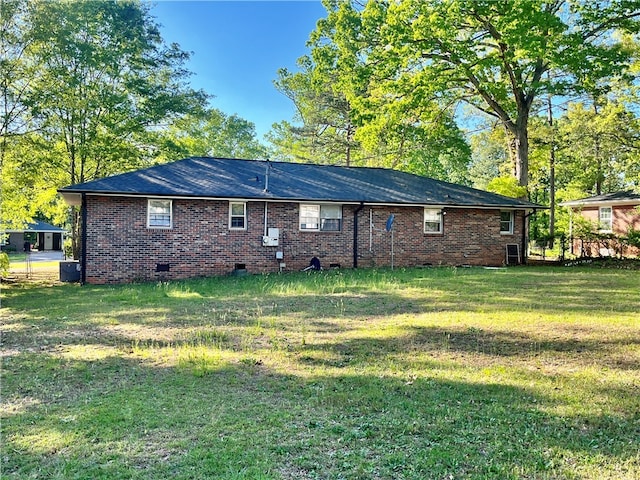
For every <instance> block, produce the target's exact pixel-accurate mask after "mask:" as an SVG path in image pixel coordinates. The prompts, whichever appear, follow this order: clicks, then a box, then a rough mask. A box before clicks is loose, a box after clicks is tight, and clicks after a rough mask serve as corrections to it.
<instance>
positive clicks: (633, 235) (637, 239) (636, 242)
mask: <svg viewBox="0 0 640 480" xmlns="http://www.w3.org/2000/svg"><path fill="white" fill-rule="evenodd" d="M627 242H628V243H629V245H631V246H632V247H635V248H640V230H636V229H635V228H632V229H630V230H629V232H628V233H627Z"/></svg>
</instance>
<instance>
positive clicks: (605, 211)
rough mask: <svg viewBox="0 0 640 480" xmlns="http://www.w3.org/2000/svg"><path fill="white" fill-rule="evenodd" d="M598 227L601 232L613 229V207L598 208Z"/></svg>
mask: <svg viewBox="0 0 640 480" xmlns="http://www.w3.org/2000/svg"><path fill="white" fill-rule="evenodd" d="M598 228H599V229H600V231H601V232H611V231H613V212H612V210H611V207H600V208H599V209H598Z"/></svg>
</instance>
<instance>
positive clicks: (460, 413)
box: [0, 266, 640, 480]
mask: <svg viewBox="0 0 640 480" xmlns="http://www.w3.org/2000/svg"><path fill="white" fill-rule="evenodd" d="M633 273H634V272H631V274H630V272H628V271H616V270H611V269H597V270H595V269H589V268H585V267H582V266H577V267H572V268H567V267H561V268H553V267H544V268H528V267H527V268H513V269H500V270H487V269H479V268H472V269H456V268H433V269H396V270H394V271H390V270H386V269H385V270H366V271H363V270H342V271H335V272H333V271H332V272H322V273H317V274H314V275H307V274H305V273H297V274H288V275H265V276H260V275H257V276H247V277H242V278H238V277H227V278H210V279H198V280H192V281H184V282H160V283H148V284H139V285H121V286H83V287H80V286H76V285H62V286H38V285H34V284H11V285H8V286H6V287H5V286H3V302H2V306H3V309H2V312H1V313H2V319H3V328H4V329H6V330H7V331H9V332H11V334H10V335H6V336H5V337H3V349H5V350H6V351H7V352H10V353H11V355H6V356H5V358H3V363H2V374H3V376H2V400H3V401H2V411H1V413H2V427H1V428H2V439H3V447H4V448H3V454H2V457H1V458H0V461H1V462H2V472H3V479H4V478H7V479H22V478H100V479H103V480H116V479H118V480H120V479H123V478H135V479H139V480H152V479H160V478H176V479H181V480H182V479H187V478H199V479H200V478H202V479H204V478H224V479H273V480H275V479H282V478H323V479H327V480H328V479H341V478H349V479H352V478H353V479H369V478H380V479H392V478H393V479H395V478H402V479H406V480H422V479H431V478H434V479H436V478H437V479H441V478H442V479H444V478H461V479H496V480H497V479H500V480H502V479H520V478H541V479H542V478H567V479H570V478H581V479H584V480H596V479H597V480H600V479H614V478H615V479H618V478H628V479H631V478H638V476H639V475H640V463H639V460H640V457H639V454H638V452H639V451H640V448H639V447H640V445H639V442H640V439H639V438H638V435H637V421H638V412H640V398H639V397H638V395H637V394H636V393H637V381H638V380H637V369H635V368H633V367H634V366H635V365H634V364H633V360H634V359H635V356H634V355H635V354H636V352H637V348H638V335H637V324H638V320H637V312H638V302H637V275H634V274H633ZM605 286H606V287H605Z"/></svg>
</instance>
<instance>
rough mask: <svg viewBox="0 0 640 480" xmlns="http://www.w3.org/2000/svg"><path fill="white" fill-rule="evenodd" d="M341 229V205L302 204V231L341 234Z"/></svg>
mask: <svg viewBox="0 0 640 480" xmlns="http://www.w3.org/2000/svg"><path fill="white" fill-rule="evenodd" d="M341 228H342V206H341V205H318V204H300V230H312V231H321V232H339V231H340V229H341Z"/></svg>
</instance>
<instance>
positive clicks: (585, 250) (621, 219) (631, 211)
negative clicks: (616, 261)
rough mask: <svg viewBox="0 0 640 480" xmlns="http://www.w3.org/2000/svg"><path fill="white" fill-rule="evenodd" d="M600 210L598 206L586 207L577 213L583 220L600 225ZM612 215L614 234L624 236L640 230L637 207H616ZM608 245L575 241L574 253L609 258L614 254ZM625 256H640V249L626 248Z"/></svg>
mask: <svg viewBox="0 0 640 480" xmlns="http://www.w3.org/2000/svg"><path fill="white" fill-rule="evenodd" d="M599 212H600V209H599V207H597V206H595V207H594V206H586V207H583V208H582V210H580V211H578V212H576V213H578V214H579V215H582V217H583V218H585V219H586V220H588V221H590V222H592V223H593V224H594V225H598V219H599ZM611 214H612V219H611V220H612V221H611V227H612V233H613V234H615V235H618V236H624V235H626V234H627V232H629V231H630V230H631V229H634V230H640V214H638V211H637V206H636V205H615V206H613V207H612V209H611ZM610 250H611V249H610V248H607V246H606V245H604V244H600V243H598V242H593V243H585V242H584V240H583V239H574V240H573V253H574V254H576V255H586V256H590V257H597V256H600V255H603V256H609V255H612V253H613V252H611V251H610ZM623 253H624V255H625V256H640V249H638V248H635V247H630V246H629V247H626V248H625V249H624V252H623Z"/></svg>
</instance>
